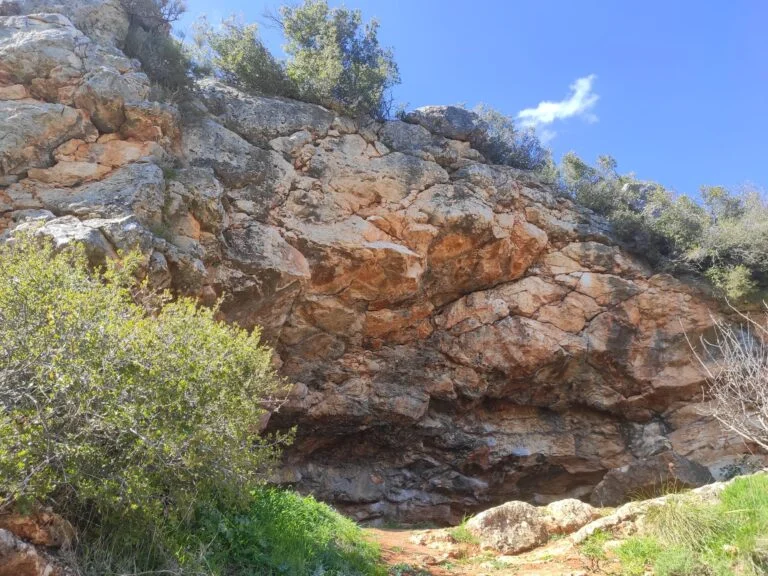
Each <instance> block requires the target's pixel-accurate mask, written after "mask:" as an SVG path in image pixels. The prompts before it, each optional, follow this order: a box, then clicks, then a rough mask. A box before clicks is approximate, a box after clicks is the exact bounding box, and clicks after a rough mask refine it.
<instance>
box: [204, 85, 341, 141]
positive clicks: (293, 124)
mask: <svg viewBox="0 0 768 576" xmlns="http://www.w3.org/2000/svg"><path fill="white" fill-rule="evenodd" d="M198 89H199V95H200V98H201V99H202V101H203V102H204V103H205V105H206V107H207V108H208V110H209V111H210V112H211V113H212V114H214V115H215V116H216V117H217V119H218V120H219V121H220V122H221V123H222V124H224V126H226V127H227V128H229V129H230V130H232V131H233V132H235V133H237V134H239V135H240V136H242V137H243V138H245V139H246V140H248V141H249V142H251V143H252V144H256V145H261V146H266V145H267V144H268V143H269V141H270V140H272V139H274V138H277V137H279V136H290V135H291V134H293V133H294V132H298V131H300V130H307V131H309V132H311V133H313V134H316V135H318V136H325V134H326V133H327V132H328V129H329V128H330V126H331V123H332V122H333V119H334V116H335V115H334V114H333V112H330V111H329V110H326V109H325V108H323V107H322V106H317V105H315V104H308V103H306V102H299V101H296V100H289V99H285V98H266V97H263V96H251V95H247V94H244V93H243V92H240V91H239V90H237V89H235V88H232V87H229V86H226V85H225V84H222V83H221V82H218V81H216V80H212V79H206V80H202V81H201V82H199V83H198Z"/></svg>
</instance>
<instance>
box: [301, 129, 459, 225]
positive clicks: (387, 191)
mask: <svg viewBox="0 0 768 576" xmlns="http://www.w3.org/2000/svg"><path fill="white" fill-rule="evenodd" d="M306 174H307V175H308V176H310V177H312V178H316V179H318V180H319V181H320V182H321V183H322V184H323V185H324V186H325V187H327V188H328V189H329V190H334V191H335V192H336V193H337V195H338V200H337V202H340V203H344V204H346V205H348V206H349V207H350V208H351V209H352V210H353V211H354V210H356V209H358V208H359V207H362V206H367V205H370V204H372V203H376V202H400V201H401V200H403V199H404V198H405V197H406V196H407V195H408V194H409V193H410V192H411V191H413V190H416V191H421V190H424V189H426V188H429V187H430V186H434V185H435V184H439V183H445V182H448V180H449V177H448V173H447V172H446V171H445V170H444V169H443V168H441V167H440V166H438V165H437V164H435V163H434V162H427V161H424V160H420V159H419V158H416V157H414V156H410V155H407V154H403V153H401V152H392V153H391V154H387V155H386V156H379V155H378V153H375V151H373V152H372V150H371V148H370V146H369V145H368V144H367V143H366V142H365V140H364V139H363V138H362V137H361V136H359V135H357V134H350V135H347V136H343V137H341V138H340V139H338V140H335V139H334V140H332V141H325V142H324V145H323V146H322V147H320V148H318V149H317V150H316V151H315V152H314V153H313V154H312V156H311V158H309V160H308V163H307V167H306Z"/></svg>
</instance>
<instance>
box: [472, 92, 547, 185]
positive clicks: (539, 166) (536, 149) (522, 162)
mask: <svg viewBox="0 0 768 576" xmlns="http://www.w3.org/2000/svg"><path fill="white" fill-rule="evenodd" d="M474 111H475V112H476V113H477V114H478V115H479V116H480V118H481V119H482V120H483V121H484V122H485V124H486V126H487V129H486V132H485V134H483V135H482V136H481V137H480V138H478V139H476V141H474V142H472V145H473V146H474V147H475V148H476V149H477V150H478V151H479V152H480V153H481V154H483V156H485V157H486V159H488V161H490V162H492V163H494V164H503V165H505V166H511V167H513V168H519V169H521V170H543V169H545V168H547V167H548V166H549V165H550V164H551V163H552V154H551V153H550V151H549V149H547V148H545V147H544V146H543V145H542V143H541V141H540V140H539V138H538V136H536V132H535V131H534V130H533V129H532V128H530V129H524V130H520V129H518V128H517V127H516V126H515V122H514V120H513V119H512V118H511V117H509V116H506V115H504V114H502V113H501V112H499V111H498V110H494V109H493V108H490V107H489V106H485V105H483V104H481V105H479V106H477V107H476V108H475V110H474Z"/></svg>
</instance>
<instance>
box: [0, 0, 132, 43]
mask: <svg viewBox="0 0 768 576" xmlns="http://www.w3.org/2000/svg"><path fill="white" fill-rule="evenodd" d="M11 3H15V4H16V5H17V6H18V13H19V14H42V13H57V14H63V15H64V16H66V17H67V18H69V19H70V20H71V21H72V23H73V24H74V25H75V26H76V27H77V28H79V29H80V30H81V31H83V32H84V33H85V34H87V35H88V36H89V37H90V38H92V39H93V40H95V41H96V42H99V43H102V44H108V45H113V46H121V45H122V44H123V41H124V40H125V37H126V35H127V33H128V25H129V21H128V15H127V14H126V13H125V10H123V7H122V5H121V4H120V0H2V1H0V8H2V6H3V5H4V4H5V5H10V4H11ZM0 11H1V10H0Z"/></svg>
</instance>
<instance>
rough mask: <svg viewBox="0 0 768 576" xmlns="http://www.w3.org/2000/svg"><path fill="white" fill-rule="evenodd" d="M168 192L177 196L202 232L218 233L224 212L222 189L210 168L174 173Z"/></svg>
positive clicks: (221, 225) (222, 222)
mask: <svg viewBox="0 0 768 576" xmlns="http://www.w3.org/2000/svg"><path fill="white" fill-rule="evenodd" d="M168 190H169V191H171V192H173V193H175V194H178V195H179V196H180V197H181V198H182V202H183V204H184V206H185V207H186V209H187V210H189V213H190V214H192V215H193V216H194V217H195V218H196V219H197V221H198V222H199V223H200V226H201V227H202V229H203V230H208V231H210V232H214V233H215V232H218V231H220V230H221V228H222V227H223V225H224V219H225V217H226V212H225V210H224V205H223V204H222V199H223V198H224V187H223V186H222V185H221V182H219V180H217V179H216V177H215V175H214V173H213V170H212V169H210V168H186V169H183V170H178V171H176V172H175V175H174V177H173V180H172V181H170V182H169V183H168Z"/></svg>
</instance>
